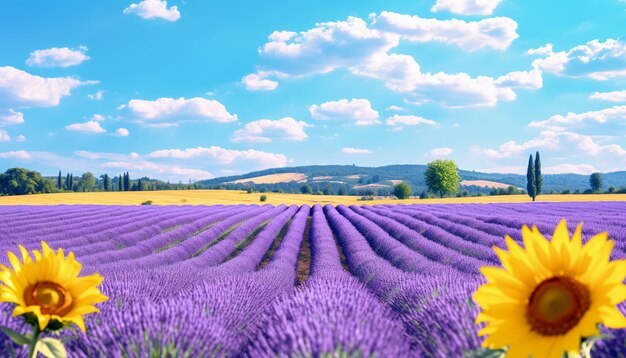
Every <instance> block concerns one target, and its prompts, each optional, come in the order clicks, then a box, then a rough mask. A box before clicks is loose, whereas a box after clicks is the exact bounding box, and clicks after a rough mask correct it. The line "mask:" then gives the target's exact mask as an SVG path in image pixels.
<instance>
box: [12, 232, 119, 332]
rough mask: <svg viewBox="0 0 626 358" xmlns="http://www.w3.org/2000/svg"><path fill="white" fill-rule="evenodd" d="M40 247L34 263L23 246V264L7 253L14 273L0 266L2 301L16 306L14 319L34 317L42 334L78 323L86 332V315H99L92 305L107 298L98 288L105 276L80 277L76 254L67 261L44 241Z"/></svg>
mask: <svg viewBox="0 0 626 358" xmlns="http://www.w3.org/2000/svg"><path fill="white" fill-rule="evenodd" d="M41 247H42V251H41V252H40V251H38V250H34V251H33V255H34V261H33V259H32V258H31V256H30V255H29V253H28V251H26V249H25V248H24V247H22V246H21V245H19V249H20V252H21V254H22V260H23V262H21V261H20V260H19V259H18V258H17V256H15V254H13V253H12V252H9V253H8V256H9V260H10V261H11V265H12V266H13V270H11V269H10V268H8V267H6V266H3V265H0V302H9V303H15V304H16V307H15V310H14V311H13V316H19V315H27V317H29V316H30V317H34V318H35V319H36V321H37V323H38V325H39V329H40V330H41V331H43V330H45V329H46V328H51V329H52V328H53V327H54V326H58V325H60V324H69V323H75V324H76V325H77V326H78V327H80V329H81V330H82V331H83V332H84V331H85V323H84V321H83V315H86V314H88V313H94V312H99V310H98V309H97V308H96V307H94V306H93V305H94V304H96V303H99V302H104V301H106V300H107V299H108V298H107V297H106V296H104V295H103V294H102V293H100V290H99V289H98V288H97V286H98V285H99V284H100V283H101V282H102V280H103V278H102V276H100V275H98V274H93V275H90V276H84V277H78V275H79V273H80V270H81V267H82V266H81V264H80V263H79V262H77V261H76V260H75V259H74V253H72V252H70V253H69V255H67V258H66V257H65V256H64V255H63V250H62V249H59V250H58V252H57V253H56V254H55V252H54V251H52V250H51V249H50V247H49V246H48V245H47V244H46V243H45V242H43V241H42V242H41Z"/></svg>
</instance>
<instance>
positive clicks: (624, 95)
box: [589, 90, 626, 102]
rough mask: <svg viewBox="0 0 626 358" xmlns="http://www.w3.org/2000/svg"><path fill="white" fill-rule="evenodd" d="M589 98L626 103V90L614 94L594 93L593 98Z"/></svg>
mask: <svg viewBox="0 0 626 358" xmlns="http://www.w3.org/2000/svg"><path fill="white" fill-rule="evenodd" d="M589 98H591V99H599V100H603V101H610V102H626V90H624V91H613V92H594V93H593V94H592V95H591V96H589Z"/></svg>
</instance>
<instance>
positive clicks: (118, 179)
mask: <svg viewBox="0 0 626 358" xmlns="http://www.w3.org/2000/svg"><path fill="white" fill-rule="evenodd" d="M117 188H118V189H119V191H122V174H120V176H119V177H117Z"/></svg>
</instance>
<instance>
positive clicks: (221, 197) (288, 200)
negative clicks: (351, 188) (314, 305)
mask: <svg viewBox="0 0 626 358" xmlns="http://www.w3.org/2000/svg"><path fill="white" fill-rule="evenodd" d="M261 195H262V194H260V193H254V194H247V193H246V192H245V191H235V190H165V191H133V192H108V193H107V192H104V193H103V192H98V193H59V194H37V195H21V196H6V197H0V205H58V204H99V205H140V204H141V203H142V202H145V201H148V200H150V201H152V203H153V205H214V204H262V203H261V202H260V200H259V198H260V197H261ZM265 195H266V196H267V201H266V202H265V204H273V205H278V204H288V205H289V204H298V205H302V204H309V205H312V204H335V205H338V204H345V205H351V204H358V205H375V204H441V203H457V204H461V203H483V204H486V203H522V202H530V201H531V200H530V198H529V197H528V196H527V195H502V196H482V197H472V198H445V199H423V200H420V199H409V200H391V199H385V200H373V201H360V200H357V199H358V198H359V197H357V196H336V195H305V194H277V193H265ZM537 201H543V202H564V201H626V194H610V195H608V194H590V195H541V196H539V197H538V198H537Z"/></svg>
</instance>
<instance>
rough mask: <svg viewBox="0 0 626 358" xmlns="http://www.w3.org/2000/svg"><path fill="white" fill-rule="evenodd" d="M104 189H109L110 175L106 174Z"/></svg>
mask: <svg viewBox="0 0 626 358" xmlns="http://www.w3.org/2000/svg"><path fill="white" fill-rule="evenodd" d="M103 184H104V191H109V175H108V174H104V183H103Z"/></svg>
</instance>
